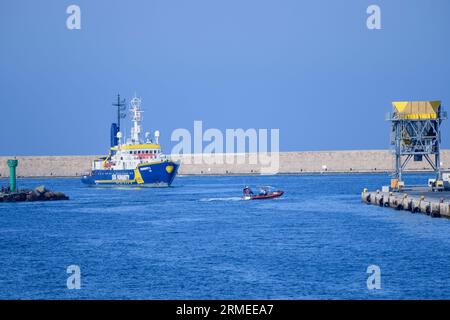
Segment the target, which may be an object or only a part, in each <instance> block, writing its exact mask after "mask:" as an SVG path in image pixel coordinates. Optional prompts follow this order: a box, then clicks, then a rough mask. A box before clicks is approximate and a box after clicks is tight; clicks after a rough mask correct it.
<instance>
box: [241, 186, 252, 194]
mask: <svg viewBox="0 0 450 320" xmlns="http://www.w3.org/2000/svg"><path fill="white" fill-rule="evenodd" d="M242 193H243V194H244V196H249V195H252V194H253V191H252V189H250V188H249V187H248V186H245V187H244V190H242Z"/></svg>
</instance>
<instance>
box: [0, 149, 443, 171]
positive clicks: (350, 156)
mask: <svg viewBox="0 0 450 320" xmlns="http://www.w3.org/2000/svg"><path fill="white" fill-rule="evenodd" d="M99 157H100V156H24V157H17V159H18V160H19V163H20V166H19V167H18V168H17V175H18V177H79V176H82V175H85V174H87V173H89V171H90V168H91V162H92V160H94V159H97V158H99ZM11 158H12V157H11V156H8V157H0V175H1V176H0V177H1V178H5V177H8V175H9V173H8V172H9V171H8V166H7V164H6V160H7V159H11ZM251 158H252V155H249V154H242V155H238V154H234V155H232V156H228V161H227V160H226V159H225V157H222V156H220V155H219V156H211V155H209V156H205V155H204V156H203V157H199V156H198V155H184V156H181V157H178V158H176V157H175V159H178V160H180V161H181V167H180V170H179V174H180V175H239V174H261V173H264V172H266V171H267V170H265V169H267V168H268V167H269V166H270V165H268V164H259V163H258V162H257V163H255V161H252V159H251ZM441 158H442V160H441V161H442V163H443V165H442V167H443V169H444V170H448V169H449V168H450V150H443V151H442V156H441ZM217 160H218V161H219V162H222V163H216V162H217ZM270 161H271V163H272V167H273V168H275V172H277V173H279V174H315V173H377V172H381V173H382V172H390V171H392V170H393V168H394V156H393V154H392V152H391V151H388V150H350V151H306V152H280V153H279V156H278V159H277V160H276V159H275V157H274V156H272V157H271V158H270ZM408 170H409V171H415V172H421V171H428V170H429V166H428V165H427V163H426V162H425V161H421V162H411V163H410V165H409V167H408Z"/></svg>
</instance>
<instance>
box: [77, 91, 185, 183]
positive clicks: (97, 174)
mask: <svg viewBox="0 0 450 320" xmlns="http://www.w3.org/2000/svg"><path fill="white" fill-rule="evenodd" d="M141 103H142V100H141V99H140V98H138V97H136V95H135V96H134V98H132V99H131V101H130V109H129V111H130V113H131V116H132V126H131V135H130V137H129V138H128V139H125V137H124V135H123V133H122V132H121V131H120V119H121V118H124V117H125V113H123V112H122V111H124V110H125V108H126V105H125V100H121V99H120V95H118V97H117V104H113V105H114V106H117V110H118V111H117V113H118V116H117V123H112V125H111V134H110V135H111V142H110V150H109V153H108V155H107V156H106V157H102V158H99V159H96V160H94V161H93V162H92V169H91V172H90V174H89V175H85V176H83V177H82V178H81V181H82V182H83V183H84V184H86V185H89V186H105V187H114V186H138V187H169V186H170V185H171V184H172V182H173V180H174V179H175V176H176V175H177V172H178V168H179V167H180V164H179V162H177V161H172V160H171V159H170V157H169V156H167V155H165V154H163V153H162V150H161V146H160V144H159V136H160V133H159V131H158V130H155V132H154V134H153V139H152V136H151V134H150V132H146V133H145V135H144V139H142V137H141V135H142V134H141V130H142V127H141V122H142V120H143V115H142V113H143V110H142V108H141ZM122 140H125V141H122Z"/></svg>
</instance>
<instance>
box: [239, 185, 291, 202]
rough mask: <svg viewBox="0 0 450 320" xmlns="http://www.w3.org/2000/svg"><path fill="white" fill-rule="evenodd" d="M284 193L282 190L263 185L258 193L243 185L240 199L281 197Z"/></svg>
mask: <svg viewBox="0 0 450 320" xmlns="http://www.w3.org/2000/svg"><path fill="white" fill-rule="evenodd" d="M283 194H284V191H282V190H273V188H272V187H268V186H263V187H260V190H259V193H258V194H255V193H253V191H252V190H251V189H250V188H249V187H248V186H245V188H244V190H243V196H242V200H264V199H275V198H278V197H281V196H282V195H283Z"/></svg>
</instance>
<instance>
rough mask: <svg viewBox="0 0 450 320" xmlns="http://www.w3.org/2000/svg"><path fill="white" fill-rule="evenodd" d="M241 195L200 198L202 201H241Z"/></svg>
mask: <svg viewBox="0 0 450 320" xmlns="http://www.w3.org/2000/svg"><path fill="white" fill-rule="evenodd" d="M241 200H242V198H241V197H228V198H203V199H200V201H202V202H211V201H241Z"/></svg>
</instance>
